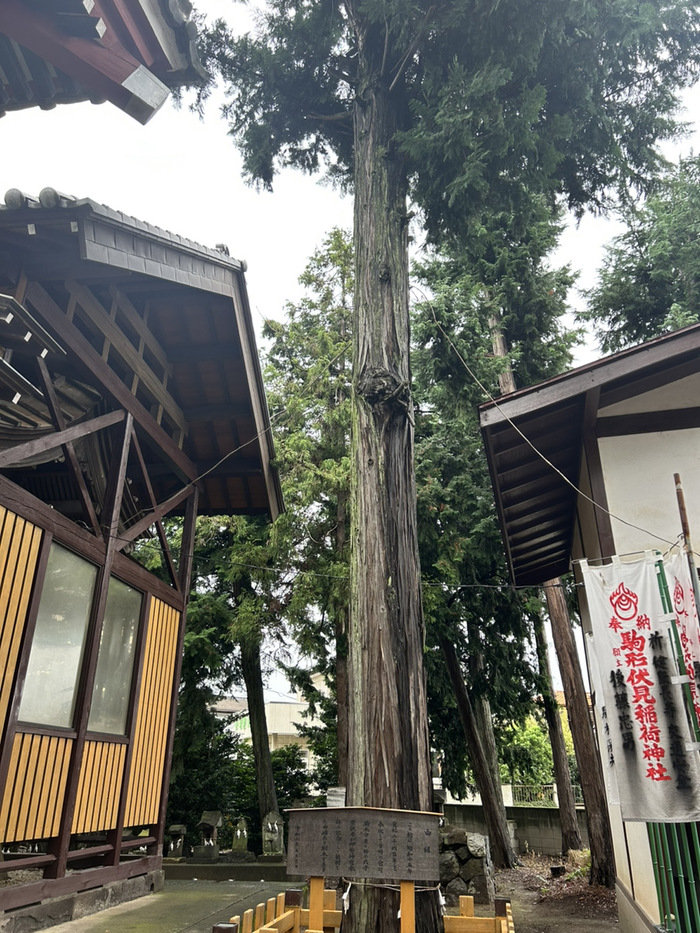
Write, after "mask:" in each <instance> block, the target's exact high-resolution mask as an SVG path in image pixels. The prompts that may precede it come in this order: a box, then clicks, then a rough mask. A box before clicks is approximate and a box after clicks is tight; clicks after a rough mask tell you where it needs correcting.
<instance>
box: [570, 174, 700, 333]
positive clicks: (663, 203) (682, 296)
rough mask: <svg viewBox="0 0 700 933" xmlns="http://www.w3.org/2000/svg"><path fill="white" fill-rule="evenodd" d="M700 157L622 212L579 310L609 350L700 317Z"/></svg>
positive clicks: (692, 322)
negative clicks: (594, 281) (619, 229)
mask: <svg viewBox="0 0 700 933" xmlns="http://www.w3.org/2000/svg"><path fill="white" fill-rule="evenodd" d="M699 217H700V157H698V156H695V157H692V158H689V159H683V160H681V161H680V162H679V163H678V165H676V166H673V167H672V168H670V169H669V170H668V171H667V172H666V173H665V174H664V175H663V177H662V178H661V179H660V181H659V183H658V185H657V188H656V190H655V191H654V193H653V194H652V195H651V196H650V197H649V198H648V199H647V201H646V202H645V203H644V204H643V206H641V207H635V206H634V205H628V206H627V207H626V208H625V210H624V211H623V212H622V219H623V220H624V222H625V224H626V227H627V229H626V230H625V232H624V233H622V234H621V235H620V236H618V237H616V238H615V240H614V241H613V244H612V246H611V247H610V249H609V252H608V254H607V256H606V258H605V261H604V264H603V268H602V270H601V272H600V276H599V281H598V283H597V284H596V286H595V287H594V288H593V289H591V290H590V291H589V292H588V308H587V310H586V311H585V312H584V313H583V314H582V315H581V316H582V318H583V319H584V320H587V321H592V322H593V323H594V324H595V325H596V328H597V336H598V339H599V340H600V343H601V346H602V347H603V349H604V350H606V351H614V350H619V349H621V348H623V347H625V346H629V345H631V344H635V343H639V342H641V341H643V340H648V339H649V338H651V337H655V336H657V335H658V334H663V333H666V332H668V331H671V330H676V329H678V328H679V327H684V326H685V325H687V324H694V323H696V322H697V321H698V320H700V235H699V234H700V220H699V219H698V218H699Z"/></svg>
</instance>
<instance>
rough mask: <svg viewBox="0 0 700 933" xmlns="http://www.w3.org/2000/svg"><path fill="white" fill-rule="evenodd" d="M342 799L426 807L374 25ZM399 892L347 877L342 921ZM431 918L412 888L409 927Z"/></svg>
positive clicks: (404, 252)
mask: <svg viewBox="0 0 700 933" xmlns="http://www.w3.org/2000/svg"><path fill="white" fill-rule="evenodd" d="M359 32H360V35H359V39H360V41H359V43H358V46H359V55H360V62H359V65H358V67H359V69H360V71H361V73H362V77H361V80H360V81H359V82H358V88H359V93H358V98H357V103H356V105H355V166H356V171H355V312H354V313H355V320H354V357H353V425H352V461H353V477H352V505H351V514H352V539H351V598H350V624H349V645H348V649H349V650H348V674H349V691H348V693H349V730H348V733H349V734H348V738H349V743H348V751H349V754H348V804H349V805H356V806H357V805H362V806H371V807H389V808H398V809H410V810H430V809H432V806H431V803H432V801H431V798H432V779H431V769H430V749H429V740H428V717H427V705H426V693H425V677H424V672H423V615H422V606H421V588H420V565H419V560H418V543H417V530H416V492H415V478H414V468H413V404H412V399H411V391H410V366H409V337H410V335H409V322H408V321H409V318H408V237H407V225H408V218H407V216H406V179H405V171H404V166H403V163H402V161H401V160H400V159H399V158H398V157H397V155H396V152H395V151H394V148H393V145H392V139H393V137H394V134H395V132H396V129H397V127H396V114H397V109H398V108H397V106H396V100H395V99H393V95H392V92H391V90H390V89H389V87H388V86H387V84H388V79H387V78H385V77H383V76H382V75H381V64H380V63H381V57H382V49H383V40H382V31H381V30H377V29H368V30H366V31H365V32H364V33H363V32H362V31H361V30H359ZM397 910H398V897H397V895H396V893H395V892H392V891H388V890H386V889H382V888H376V887H365V886H362V885H356V886H354V887H353V889H352V894H351V898H350V912H349V914H348V915H347V918H346V919H345V920H344V921H343V930H344V931H348V930H350V931H353V933H369V931H372V933H390V931H391V933H395V931H396V930H397V929H398V920H397ZM416 929H417V930H419V931H422V933H435V931H437V930H440V929H442V922H441V919H440V914H439V910H438V905H437V898H436V896H435V895H434V894H425V893H424V894H420V895H419V896H418V902H417V926H416Z"/></svg>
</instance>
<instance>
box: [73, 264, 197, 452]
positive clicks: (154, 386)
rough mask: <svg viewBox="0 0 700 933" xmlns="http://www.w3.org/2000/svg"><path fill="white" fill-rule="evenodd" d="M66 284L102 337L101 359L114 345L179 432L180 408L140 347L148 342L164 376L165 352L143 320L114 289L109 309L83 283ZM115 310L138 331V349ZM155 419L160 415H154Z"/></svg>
mask: <svg viewBox="0 0 700 933" xmlns="http://www.w3.org/2000/svg"><path fill="white" fill-rule="evenodd" d="M66 288H67V289H68V292H69V294H70V295H71V297H72V298H74V299H75V302H76V304H77V306H78V307H79V308H80V309H81V311H82V312H83V313H84V314H85V315H86V316H87V317H88V318H89V320H90V321H91V322H92V323H93V324H94V326H95V327H97V329H98V330H99V332H100V333H101V334H102V335H103V337H104V341H105V342H104V346H103V350H102V357H103V359H104V360H105V361H107V360H108V358H109V352H110V350H111V349H112V348H114V350H115V351H116V352H117V353H118V354H119V356H120V357H121V359H122V360H123V362H124V363H125V364H126V365H127V366H128V367H129V369H130V370H131V372H132V374H133V375H134V376H135V377H138V381H139V382H140V383H141V384H142V385H143V386H144V387H145V388H146V389H147V391H148V393H149V395H151V397H152V398H153V399H154V401H155V402H156V403H157V405H158V406H159V407H162V409H163V410H164V411H165V412H166V414H167V416H168V418H169V419H170V420H171V421H172V422H173V424H175V425H177V428H178V430H179V432H180V434H182V433H184V430H185V416H184V414H183V413H182V409H181V408H180V407H179V405H178V404H177V402H176V401H175V399H174V398H173V397H172V395H170V393H169V392H168V391H167V388H166V386H165V385H164V382H163V379H162V378H161V379H159V378H158V376H157V375H156V374H155V373H154V372H153V370H152V369H151V368H150V367H149V366H148V364H147V363H146V360H145V358H144V355H143V348H144V347H146V346H147V347H148V349H149V350H150V351H151V352H152V353H153V355H154V356H155V357H156V359H157V360H158V361H159V362H161V361H162V363H163V368H164V376H165V377H167V373H168V367H167V361H166V356H165V353H164V351H163V349H162V348H161V347H160V345H159V344H158V342H157V340H156V339H155V337H154V336H153V335H152V334H151V333H150V331H148V328H147V327H146V325H145V323H144V322H143V321H142V320H141V319H140V318H139V316H138V314H137V312H136V310H135V308H133V306H132V305H131V304H130V303H129V302H128V301H126V300H125V299H124V296H123V295H121V294H120V293H119V292H118V291H117V290H116V289H114V290H112V293H111V297H112V302H111V308H110V310H109V311H108V310H107V309H106V308H105V307H104V306H103V305H102V303H101V302H100V301H99V299H98V298H97V296H96V295H95V294H94V293H93V292H92V291H91V290H90V289H89V288H87V287H86V286H85V285H82V284H81V283H79V282H76V281H69V282H66ZM117 312H121V313H124V314H125V317H126V318H127V320H128V321H129V323H130V324H131V325H132V326H133V327H134V329H135V330H137V332H138V333H139V336H141V337H143V340H144V342H143V345H142V347H141V352H139V350H138V349H137V348H136V347H134V345H133V344H132V343H131V341H130V340H128V338H127V337H126V336H125V334H124V332H123V331H122V330H121V328H120V327H119V326H118V324H117V322H116V315H117ZM137 320H139V321H140V324H137V323H136V322H137ZM166 382H167V378H166ZM156 420H159V419H158V418H156Z"/></svg>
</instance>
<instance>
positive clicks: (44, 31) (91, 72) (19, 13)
mask: <svg viewBox="0 0 700 933" xmlns="http://www.w3.org/2000/svg"><path fill="white" fill-rule="evenodd" d="M0 32H3V33H5V35H8V36H10V38H12V39H14V40H15V41H16V42H19V43H20V44H21V45H23V46H25V48H28V49H31V51H32V52H34V53H35V54H36V55H38V56H39V57H40V58H44V59H46V60H47V61H49V62H51V64H52V65H55V66H56V67H57V68H59V69H60V70H61V71H64V72H65V73H66V74H67V75H70V76H71V77H72V78H75V79H77V81H78V82H80V83H81V84H84V85H85V86H86V87H87V89H88V90H89V92H90V93H91V95H92V96H97V97H99V96H100V95H101V96H104V97H106V98H107V100H109V101H111V102H112V103H113V104H115V105H116V106H117V107H119V108H121V109H122V110H128V109H130V104H131V102H132V100H133V98H134V95H133V94H132V93H131V92H130V91H129V90H127V88H126V86H125V84H127V83H128V79H129V78H130V77H131V76H132V75H133V74H134V73H135V72H137V71H138V70H139V68H141V69H143V67H144V66H143V65H141V63H140V62H139V61H138V59H136V58H134V57H133V55H131V53H130V52H128V51H127V50H126V49H125V48H124V47H123V46H122V45H121V43H118V44H117V45H116V46H115V47H112V46H111V45H105V44H104V43H103V42H101V41H97V40H96V39H90V38H85V37H82V36H71V35H68V34H67V33H65V32H61V31H60V30H59V29H57V27H56V26H55V25H54V23H53V22H52V20H51V18H50V17H48V16H42V15H41V12H40V11H38V10H36V9H31V10H29V9H28V8H27V7H26V6H25V5H24V4H23V3H21V2H19V0H3V3H2V5H1V6H0ZM153 80H154V81H155V80H157V79H155V76H153ZM158 84H160V85H161V86H162V87H163V92H164V95H165V94H166V92H167V88H165V86H164V85H163V84H162V82H160V81H159V80H158ZM163 99H165V96H164V97H163ZM137 100H138V103H139V104H140V105H141V108H143V109H144V111H145V112H144V113H142V112H141V110H140V109H139V111H138V115H137V118H138V119H139V121H140V122H141V123H145V122H146V121H147V120H148V118H149V117H150V116H151V115H152V114H153V113H154V112H155V111H156V110H157V109H158V107H157V106H153V105H151V104H146V103H145V101H142V100H141V99H140V98H137ZM160 103H162V101H161V102H160Z"/></svg>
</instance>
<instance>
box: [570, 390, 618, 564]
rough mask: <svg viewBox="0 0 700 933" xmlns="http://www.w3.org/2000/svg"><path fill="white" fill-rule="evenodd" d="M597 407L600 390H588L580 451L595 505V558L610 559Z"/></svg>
mask: <svg viewBox="0 0 700 933" xmlns="http://www.w3.org/2000/svg"><path fill="white" fill-rule="evenodd" d="M599 405H600V389H591V391H590V392H587V393H586V405H585V408H584V417H583V451H584V453H585V456H586V467H587V469H588V479H589V482H590V485H591V498H592V499H593V503H595V504H593V503H591V507H592V508H593V513H594V516H593V517H594V519H595V524H596V528H597V529H598V541H599V543H600V555H599V556H600V557H612V555H613V554H614V553H615V536H614V534H613V529H612V522H611V521H610V513H609V511H608V496H607V493H606V491H605V479H604V477H603V463H602V460H601V458H600V447H599V446H598V439H597V438H596V434H595V425H596V421H597V418H598V410H599ZM580 507H583V508H585V505H584V502H581V503H580ZM572 526H573V523H572ZM572 533H573V527H572ZM589 556H590V555H589Z"/></svg>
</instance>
